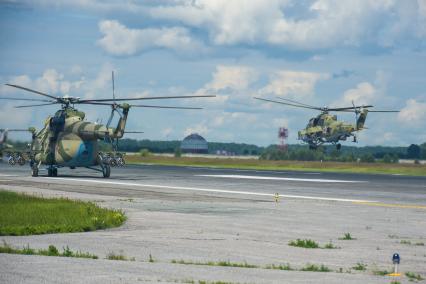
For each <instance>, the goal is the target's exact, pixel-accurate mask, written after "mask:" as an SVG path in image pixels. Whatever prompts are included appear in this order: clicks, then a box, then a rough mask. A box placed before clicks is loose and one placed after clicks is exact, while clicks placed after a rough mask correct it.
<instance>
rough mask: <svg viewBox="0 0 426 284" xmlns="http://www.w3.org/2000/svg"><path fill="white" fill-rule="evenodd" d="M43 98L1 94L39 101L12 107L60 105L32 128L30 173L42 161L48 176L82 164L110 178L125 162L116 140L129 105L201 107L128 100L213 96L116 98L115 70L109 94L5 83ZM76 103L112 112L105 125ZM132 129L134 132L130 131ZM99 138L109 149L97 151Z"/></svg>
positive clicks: (120, 133)
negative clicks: (53, 91)
mask: <svg viewBox="0 0 426 284" xmlns="http://www.w3.org/2000/svg"><path fill="white" fill-rule="evenodd" d="M6 85H7V86H10V87H13V88H18V89H21V90H24V91H27V92H31V93H33V94H37V95H39V96H42V97H43V98H37V99H35V98H34V99H29V98H14V97H0V99H1V100H13V101H32V102H38V103H34V104H30V105H19V106H15V108H28V107H42V106H49V105H60V106H61V108H60V109H59V110H58V111H56V113H55V114H54V115H53V116H48V117H47V118H46V120H45V121H44V127H43V128H42V129H41V130H39V131H36V130H35V129H33V131H32V140H31V144H30V146H29V151H28V159H29V164H30V167H31V174H32V176H33V177H37V176H38V174H39V169H40V167H41V166H42V165H44V166H46V168H47V173H48V176H52V177H56V176H57V175H58V169H59V168H62V167H69V168H71V169H75V168H76V167H85V168H87V169H91V170H95V171H98V172H101V173H102V175H103V177H104V178H109V177H110V174H111V167H112V166H122V165H124V155H123V154H122V153H119V152H118V149H117V148H118V140H119V139H120V138H122V137H123V135H124V134H125V133H130V132H126V131H125V127H126V122H127V118H128V115H129V110H130V108H138V107H143V108H162V109H201V108H198V107H177V106H159V105H142V104H130V103H129V102H130V101H142V100H165V99H192V98H205V97H214V95H202V96H199V95H198V96H195V95H188V96H162V97H137V98H116V97H115V92H114V73H112V98H103V99H81V98H79V97H71V96H63V97H59V96H52V95H50V94H46V93H43V92H40V91H37V90H33V89H30V88H27V87H23V86H19V85H13V84H6ZM76 105H92V106H109V107H111V113H110V116H109V119H108V122H107V124H106V125H103V124H99V123H96V122H89V121H86V120H85V113H84V112H82V111H80V110H78V109H76V108H75V106H76ZM115 114H117V115H118V122H117V126H116V127H115V128H114V127H110V125H111V122H112V120H113V118H114V115H115ZM132 133H136V132H134V131H132ZM99 141H105V142H107V143H110V144H111V146H112V149H113V151H112V153H103V152H100V151H99V143H98V142H99Z"/></svg>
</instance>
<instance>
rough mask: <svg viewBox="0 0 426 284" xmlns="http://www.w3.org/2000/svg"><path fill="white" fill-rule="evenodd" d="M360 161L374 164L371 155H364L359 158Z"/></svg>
mask: <svg viewBox="0 0 426 284" xmlns="http://www.w3.org/2000/svg"><path fill="white" fill-rule="evenodd" d="M360 161H361V162H362V163H374V162H375V159H374V156H373V155H372V154H364V155H362V156H361V159H360Z"/></svg>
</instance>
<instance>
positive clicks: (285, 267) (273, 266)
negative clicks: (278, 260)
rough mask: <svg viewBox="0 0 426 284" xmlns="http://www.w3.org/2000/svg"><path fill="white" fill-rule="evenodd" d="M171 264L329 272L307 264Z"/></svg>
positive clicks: (323, 266)
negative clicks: (294, 265)
mask: <svg viewBox="0 0 426 284" xmlns="http://www.w3.org/2000/svg"><path fill="white" fill-rule="evenodd" d="M171 263H175V264H187V265H208V266H229V267H241V268H260V269H275V270H293V271H313V272H331V271H332V270H331V269H329V268H328V267H327V266H325V265H323V264H321V265H316V264H309V263H308V264H307V265H306V266H304V267H302V268H300V269H296V268H293V267H291V266H290V264H288V263H287V264H278V265H277V264H269V265H266V266H258V265H254V264H248V263H247V262H241V263H237V262H230V261H229V260H228V261H206V262H198V261H187V260H183V259H181V260H176V259H173V260H172V261H171Z"/></svg>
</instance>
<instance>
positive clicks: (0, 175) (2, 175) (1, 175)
mask: <svg viewBox="0 0 426 284" xmlns="http://www.w3.org/2000/svg"><path fill="white" fill-rule="evenodd" d="M0 177H17V175H4V174H0Z"/></svg>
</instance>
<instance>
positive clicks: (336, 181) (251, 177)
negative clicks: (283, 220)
mask: <svg viewBox="0 0 426 284" xmlns="http://www.w3.org/2000/svg"><path fill="white" fill-rule="evenodd" d="M195 176H197V177H214V178H234V179H256V180H285V181H304V182H321V183H364V182H366V181H354V180H337V179H307V178H285V177H265V176H245V175H244V176H243V175H195Z"/></svg>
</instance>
